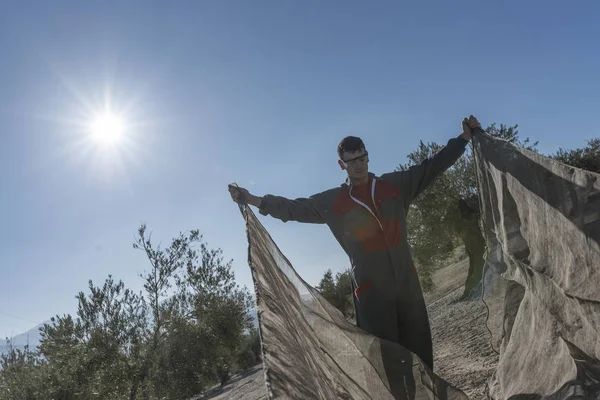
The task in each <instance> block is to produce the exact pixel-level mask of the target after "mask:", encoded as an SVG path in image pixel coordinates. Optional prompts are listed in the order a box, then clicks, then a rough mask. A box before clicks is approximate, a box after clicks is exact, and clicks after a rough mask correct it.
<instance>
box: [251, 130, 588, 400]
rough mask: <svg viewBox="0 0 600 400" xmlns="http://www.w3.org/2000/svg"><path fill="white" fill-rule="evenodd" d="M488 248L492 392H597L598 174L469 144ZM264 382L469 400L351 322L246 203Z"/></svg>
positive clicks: (281, 393) (295, 395) (334, 393)
mask: <svg viewBox="0 0 600 400" xmlns="http://www.w3.org/2000/svg"><path fill="white" fill-rule="evenodd" d="M473 145H474V147H473V149H474V155H475V159H476V164H477V169H478V171H477V174H478V184H479V192H480V200H481V207H482V208H481V210H482V229H483V232H484V235H485V238H486V241H487V245H488V249H489V255H488V262H487V265H486V270H485V273H484V280H483V284H484V292H483V293H484V300H485V301H486V304H487V305H488V306H489V308H490V316H489V321H488V326H489V328H490V330H491V333H492V336H491V338H490V340H493V344H494V345H495V347H496V349H497V350H498V351H499V352H500V361H499V365H498V368H497V369H496V371H495V373H494V375H493V377H491V379H490V383H489V393H490V395H491V396H492V397H493V398H497V399H507V398H510V397H511V396H516V395H533V397H531V398H538V399H541V398H547V399H566V398H568V397H569V396H573V395H579V396H582V397H577V398H589V399H596V398H600V397H599V396H600V385H599V382H600V364H599V363H598V358H600V337H599V332H600V251H599V243H600V215H599V214H600V181H598V177H599V175H596V174H592V173H587V172H584V171H581V170H577V169H574V168H570V167H567V166H565V165H562V164H559V163H557V162H554V161H552V160H550V159H548V158H545V157H543V156H541V155H538V154H535V153H532V152H529V151H526V150H523V149H521V148H518V147H516V146H514V145H512V144H510V143H507V142H505V141H502V140H498V139H495V138H492V137H490V136H488V135H485V134H483V133H482V134H479V135H477V136H476V137H474V139H473ZM240 208H241V210H242V213H243V215H244V217H245V220H246V229H247V235H248V241H249V247H248V251H249V253H248V257H249V264H250V266H251V270H252V275H253V279H254V284H255V292H256V296H257V307H258V318H259V326H260V333H261V341H262V349H263V362H264V373H265V381H266V385H267V390H268V395H269V398H276V399H365V400H366V399H442V400H443V399H448V400H455V399H466V398H467V397H466V396H465V395H464V393H463V392H461V391H460V390H459V388H455V387H452V386H451V385H450V384H448V383H447V382H445V381H444V380H443V379H442V378H441V377H438V376H437V375H435V374H434V373H433V372H432V371H431V370H429V368H428V367H426V366H425V364H424V363H423V362H422V361H421V360H420V359H419V358H418V357H417V356H416V355H414V354H412V353H411V352H409V351H408V350H406V349H404V348H403V347H401V346H400V345H398V344H395V343H391V342H387V341H384V340H380V339H378V338H375V337H373V336H371V335H369V334H367V333H365V332H363V331H362V330H360V329H358V328H357V327H356V326H354V325H353V324H351V323H350V322H348V321H346V319H345V318H344V317H343V315H342V314H341V313H340V312H339V311H338V310H337V309H336V308H335V307H333V306H332V305H330V304H329V303H328V302H327V301H326V300H325V299H324V298H323V297H322V296H321V295H320V294H319V293H318V291H317V290H315V289H314V288H313V287H311V286H310V285H308V284H307V283H306V282H304V281H303V280H302V278H301V277H300V276H299V275H298V274H297V273H296V271H295V270H294V268H293V267H292V265H291V264H290V262H289V261H288V260H287V259H286V258H285V256H284V255H283V254H282V253H281V251H280V250H279V249H278V248H277V246H276V244H275V243H274V241H273V239H272V238H271V237H270V235H269V234H268V232H267V231H266V230H265V228H264V227H263V226H262V224H261V223H260V222H259V220H258V219H257V217H256V215H255V214H254V213H253V212H252V210H251V209H250V208H249V207H248V206H241V207H240Z"/></svg>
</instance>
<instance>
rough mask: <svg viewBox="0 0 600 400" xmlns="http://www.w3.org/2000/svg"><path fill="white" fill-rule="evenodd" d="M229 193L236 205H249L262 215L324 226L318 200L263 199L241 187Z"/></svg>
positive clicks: (277, 197)
mask: <svg viewBox="0 0 600 400" xmlns="http://www.w3.org/2000/svg"><path fill="white" fill-rule="evenodd" d="M229 192H230V193H231V197H232V199H233V201H235V202H236V203H247V204H250V205H252V206H254V207H256V208H258V210H259V212H260V213H261V214H262V215H269V216H271V217H273V218H277V219H279V220H281V221H283V222H287V221H296V222H305V223H312V224H324V223H325V220H324V219H323V217H322V216H321V214H320V212H319V210H318V207H317V200H315V199H314V198H312V197H309V198H298V199H288V198H285V197H282V196H273V195H265V196H262V197H259V196H255V195H253V194H251V193H250V192H249V191H248V190H246V189H244V188H240V187H234V186H230V187H229Z"/></svg>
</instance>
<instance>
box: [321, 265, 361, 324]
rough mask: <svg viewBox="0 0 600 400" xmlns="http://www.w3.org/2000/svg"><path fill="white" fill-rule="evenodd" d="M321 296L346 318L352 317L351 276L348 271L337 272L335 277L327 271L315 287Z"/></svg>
mask: <svg viewBox="0 0 600 400" xmlns="http://www.w3.org/2000/svg"><path fill="white" fill-rule="evenodd" d="M316 289H317V290H319V292H320V293H321V295H322V296H323V297H324V298H325V299H326V300H327V301H328V302H329V303H330V304H331V305H333V306H334V307H336V308H337V309H338V310H340V311H341V312H342V314H344V317H346V318H352V317H354V301H353V298H352V296H353V294H352V293H353V291H352V274H351V272H350V271H349V270H347V271H343V272H338V273H337V274H336V275H335V277H334V276H333V273H332V272H331V270H330V269H329V270H327V271H326V272H325V274H324V275H323V278H322V279H321V282H319V284H318V285H317V287H316Z"/></svg>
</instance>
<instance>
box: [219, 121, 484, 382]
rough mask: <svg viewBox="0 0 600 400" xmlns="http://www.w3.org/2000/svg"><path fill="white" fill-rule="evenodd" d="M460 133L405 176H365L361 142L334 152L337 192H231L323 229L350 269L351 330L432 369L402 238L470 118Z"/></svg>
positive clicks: (425, 321)
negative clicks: (413, 207)
mask: <svg viewBox="0 0 600 400" xmlns="http://www.w3.org/2000/svg"><path fill="white" fill-rule="evenodd" d="M462 128H463V132H462V134H461V135H460V136H459V137H457V138H453V139H450V140H449V141H448V144H447V145H446V146H445V147H444V148H443V149H442V150H440V151H439V152H438V153H437V154H436V155H434V156H433V157H431V158H430V159H427V160H425V161H423V162H422V163H421V164H420V165H415V166H413V167H411V168H409V169H408V170H406V171H395V172H391V173H387V174H383V175H381V176H375V174H373V173H371V172H369V168H368V167H369V154H368V152H367V149H366V147H365V145H364V143H363V142H362V140H361V139H360V138H357V137H352V136H349V137H346V138H344V139H343V140H342V141H341V142H340V144H339V146H338V156H339V161H338V163H339V166H340V167H341V169H342V170H344V171H346V173H347V179H346V182H345V183H344V184H342V185H341V186H339V187H336V188H333V189H330V190H327V191H325V192H322V193H318V194H315V195H313V196H310V197H308V198H298V199H294V200H291V199H287V198H285V197H281V196H274V195H266V196H263V197H257V196H255V195H252V194H250V193H249V192H248V191H247V190H246V189H243V188H236V187H230V193H231V196H232V198H233V200H234V201H235V202H246V203H248V204H251V205H253V206H255V207H257V208H258V209H259V212H260V213H261V214H262V215H270V216H272V217H274V218H277V219H280V220H282V221H284V222H287V221H297V222H305V223H316V224H327V225H328V227H329V228H330V230H331V232H332V233H333V235H334V236H335V238H336V239H337V240H338V242H339V244H340V245H341V246H342V248H343V249H344V251H345V252H346V254H348V256H349V258H350V261H351V264H352V278H353V288H354V305H355V310H356V323H357V325H358V327H360V328H361V329H363V330H365V331H366V332H369V333H370V334H372V335H374V336H377V337H379V338H382V339H387V340H390V341H392V342H395V343H398V344H400V345H402V346H403V347H405V348H407V349H408V350H410V351H412V352H413V353H415V354H417V355H418V356H419V357H420V358H421V359H422V360H423V361H424V362H425V363H426V364H427V365H429V367H430V368H431V369H432V370H433V345H432V339H431V329H430V325H429V318H428V315H427V309H426V307H425V300H424V298H423V292H422V289H421V285H420V283H419V279H418V276H417V271H416V269H415V267H414V265H413V261H412V256H411V253H410V248H409V245H408V242H407V239H406V214H407V212H408V208H409V206H410V204H411V202H412V201H413V200H414V199H415V198H416V197H417V196H418V195H419V194H420V193H422V192H423V191H424V190H425V189H426V188H427V187H428V186H429V185H430V184H431V183H432V182H433V181H434V180H435V179H436V178H437V177H438V176H439V175H440V174H442V173H443V172H444V171H446V170H447V169H448V168H450V167H451V166H452V165H453V164H454V163H455V162H456V161H457V160H458V159H459V158H460V157H461V156H462V154H463V153H464V151H465V148H466V145H467V143H468V142H469V140H471V137H472V132H473V130H474V129H476V128H481V125H480V124H479V122H478V121H477V119H476V118H475V117H473V116H471V117H470V118H468V119H467V118H465V119H464V120H463V121H462Z"/></svg>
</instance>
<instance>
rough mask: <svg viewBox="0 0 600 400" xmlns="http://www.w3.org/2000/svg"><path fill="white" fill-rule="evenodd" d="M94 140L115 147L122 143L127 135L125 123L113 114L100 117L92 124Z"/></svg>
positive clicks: (109, 113) (107, 113)
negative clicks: (114, 145) (125, 134)
mask: <svg viewBox="0 0 600 400" xmlns="http://www.w3.org/2000/svg"><path fill="white" fill-rule="evenodd" d="M90 131H91V134H92V138H93V139H94V141H96V142H97V143H101V144H109V145H113V144H116V143H118V142H120V141H121V139H122V138H123V135H124V133H125V121H124V120H123V118H121V117H120V116H118V115H114V114H112V113H111V112H106V113H104V114H101V115H98V116H96V117H95V118H94V120H93V121H92V122H91V124H90Z"/></svg>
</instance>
